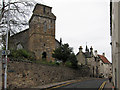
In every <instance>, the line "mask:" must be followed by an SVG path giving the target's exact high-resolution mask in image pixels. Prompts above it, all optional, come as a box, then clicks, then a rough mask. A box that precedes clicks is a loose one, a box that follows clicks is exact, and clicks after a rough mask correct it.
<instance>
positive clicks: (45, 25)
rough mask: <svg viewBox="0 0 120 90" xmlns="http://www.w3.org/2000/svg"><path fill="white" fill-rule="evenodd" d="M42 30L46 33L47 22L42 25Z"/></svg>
mask: <svg viewBox="0 0 120 90" xmlns="http://www.w3.org/2000/svg"><path fill="white" fill-rule="evenodd" d="M43 30H44V32H46V31H47V22H46V21H45V22H44V23H43Z"/></svg>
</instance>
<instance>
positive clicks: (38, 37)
mask: <svg viewBox="0 0 120 90" xmlns="http://www.w3.org/2000/svg"><path fill="white" fill-rule="evenodd" d="M55 21H56V16H55V15H54V14H53V13H52V7H49V6H46V5H43V4H36V6H35V8H34V10H33V15H32V17H31V19H30V20H29V29H26V30H24V31H22V32H19V33H17V34H15V35H13V36H11V37H10V39H9V48H10V49H26V50H29V51H31V52H34V53H35V56H36V59H38V60H42V59H46V60H47V61H54V58H52V53H53V50H55V48H57V47H58V46H60V42H59V41H58V40H56V39H55Z"/></svg>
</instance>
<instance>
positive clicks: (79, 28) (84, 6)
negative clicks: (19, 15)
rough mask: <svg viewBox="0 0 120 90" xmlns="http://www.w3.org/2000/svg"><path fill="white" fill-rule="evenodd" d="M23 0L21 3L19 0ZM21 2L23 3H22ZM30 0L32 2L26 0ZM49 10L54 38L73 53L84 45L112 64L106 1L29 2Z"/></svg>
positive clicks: (56, 0) (107, 4)
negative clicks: (41, 5) (39, 4)
mask: <svg viewBox="0 0 120 90" xmlns="http://www.w3.org/2000/svg"><path fill="white" fill-rule="evenodd" d="M20 1H22V0H20ZM23 1H24V0H23ZM26 1H31V0H26ZM32 1H35V2H38V3H42V4H45V5H47V6H50V7H52V12H53V13H54V14H55V16H56V17H57V18H56V39H57V40H60V38H62V41H63V43H68V44H69V45H70V47H73V50H74V52H75V54H77V53H78V51H79V47H80V46H82V47H83V51H85V47H86V45H87V46H88V48H90V47H91V46H92V47H93V50H97V51H98V54H102V53H103V52H104V53H105V56H106V57H107V58H108V60H109V61H110V62H111V46H110V42H111V37H110V8H109V0H32Z"/></svg>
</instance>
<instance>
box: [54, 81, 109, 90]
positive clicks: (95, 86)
mask: <svg viewBox="0 0 120 90" xmlns="http://www.w3.org/2000/svg"><path fill="white" fill-rule="evenodd" d="M106 80H107V79H92V80H86V81H79V82H76V83H70V84H68V85H67V84H65V85H62V86H60V87H59V86H57V87H56V88H58V89H61V90H62V89H63V88H64V89H74V90H75V89H77V90H89V89H90V90H99V88H100V87H101V85H102V84H103V83H104V82H105V81H106ZM54 89H55V87H54ZM100 90H102V89H100Z"/></svg>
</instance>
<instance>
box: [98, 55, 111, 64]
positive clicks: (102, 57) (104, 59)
mask: <svg viewBox="0 0 120 90" xmlns="http://www.w3.org/2000/svg"><path fill="white" fill-rule="evenodd" d="M98 56H99V57H100V58H101V60H102V61H103V63H106V64H110V62H109V61H108V59H107V58H106V57H105V56H103V55H98Z"/></svg>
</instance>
